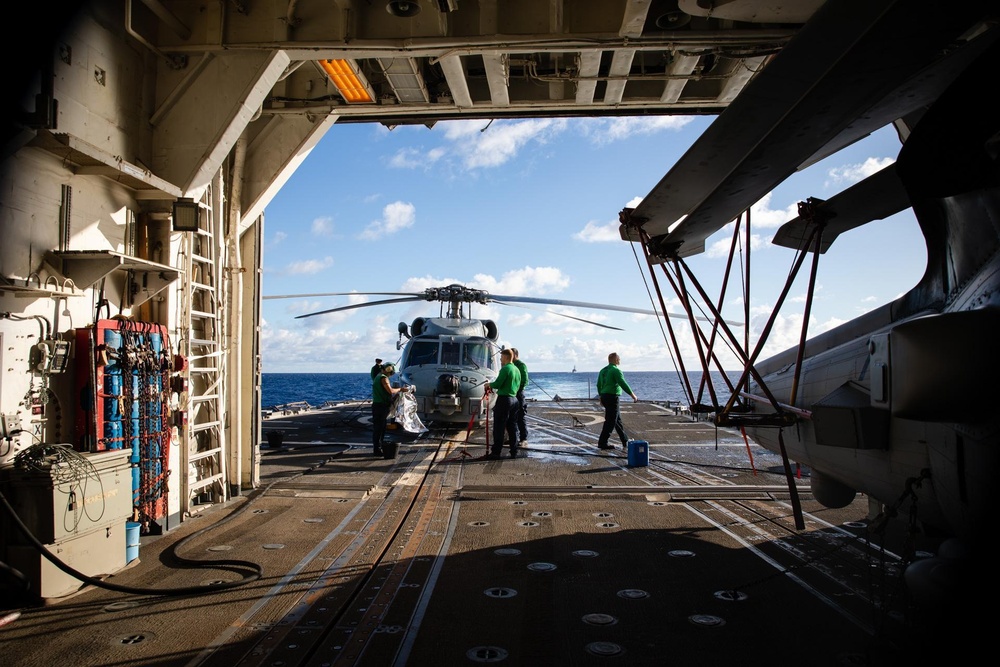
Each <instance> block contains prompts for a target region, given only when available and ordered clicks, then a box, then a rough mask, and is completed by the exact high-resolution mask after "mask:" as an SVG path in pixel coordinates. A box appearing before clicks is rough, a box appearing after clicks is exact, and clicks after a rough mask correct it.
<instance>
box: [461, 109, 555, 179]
mask: <svg viewBox="0 0 1000 667" xmlns="http://www.w3.org/2000/svg"><path fill="white" fill-rule="evenodd" d="M567 126H568V125H567V122H566V121H565V120H564V119H558V118H557V119H545V120H523V121H496V122H494V123H493V124H491V125H490V126H489V129H486V130H484V128H485V127H486V125H485V124H484V123H483V122H482V121H455V122H453V123H449V124H448V126H447V128H446V130H445V138H446V139H448V140H449V141H452V142H453V143H454V150H455V151H456V152H457V153H458V154H460V155H461V156H462V161H463V163H464V165H465V167H466V168H467V169H479V168H492V167H499V166H501V165H503V164H505V163H507V162H509V161H510V160H512V159H514V158H515V157H516V156H517V154H518V152H519V151H520V150H521V149H523V148H524V147H525V146H526V145H528V144H530V143H539V144H544V143H546V142H547V141H549V140H550V139H551V138H552V137H554V136H556V135H558V134H560V133H562V132H563V131H565V129H566V128H567ZM481 130H484V131H481Z"/></svg>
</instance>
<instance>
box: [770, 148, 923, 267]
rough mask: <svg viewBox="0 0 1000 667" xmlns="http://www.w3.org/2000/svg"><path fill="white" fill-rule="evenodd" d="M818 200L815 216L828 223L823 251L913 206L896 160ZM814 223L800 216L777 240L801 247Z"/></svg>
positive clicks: (787, 226)
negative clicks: (847, 234)
mask: <svg viewBox="0 0 1000 667" xmlns="http://www.w3.org/2000/svg"><path fill="white" fill-rule="evenodd" d="M815 201H816V207H815V216H816V217H817V218H818V219H821V220H824V221H825V222H826V226H825V227H824V228H823V239H822V241H821V242H820V248H819V251H820V253H824V252H826V251H827V250H828V249H829V248H830V246H831V245H833V242H834V241H835V240H836V239H837V237H838V236H839V235H840V234H843V233H844V232H846V231H850V230H851V229H854V228H855V227H860V226H861V225H864V224H865V223H868V222H871V221H872V220H881V219H883V218H888V217H889V216H890V215H895V214H896V213H899V212H900V211H902V210H903V209H905V208H909V206H910V197H909V195H908V194H907V193H906V190H905V189H904V188H903V184H902V183H901V182H900V180H899V177H898V176H897V174H896V164H895V163H893V164H891V165H889V166H888V167H886V168H884V169H882V170H881V171H878V172H876V173H875V174H872V175H871V176H869V177H868V178H866V179H865V180H863V181H861V182H860V183H856V184H855V185H852V186H851V187H849V188H848V189H846V190H844V191H843V192H841V193H840V194H838V195H836V196H834V197H831V198H830V199H827V200H826V201H820V200H815ZM813 226H814V222H813V220H811V219H809V218H808V217H803V216H802V215H799V216H798V217H796V218H793V219H792V220H789V221H788V222H786V223H785V224H783V225H782V226H781V227H780V228H779V229H778V233H777V234H775V235H774V240H773V243H774V244H775V245H780V246H785V247H786V248H793V249H798V248H800V247H802V245H803V244H804V243H805V242H806V241H807V240H808V238H809V234H810V233H812V229H813Z"/></svg>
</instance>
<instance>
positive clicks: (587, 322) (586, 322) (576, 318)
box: [493, 299, 625, 331]
mask: <svg viewBox="0 0 1000 667" xmlns="http://www.w3.org/2000/svg"><path fill="white" fill-rule="evenodd" d="M493 302H494V303H499V304H500V305H501V306H514V307H515V308H527V309H529V310H537V311H540V312H543V313H549V314H550V315H558V316H559V317H568V318H569V319H571V320H576V321H577V322H583V323H585V324H593V325H594V326H596V327H604V328H605V329H614V330H615V331H625V330H624V329H622V328H621V327H613V326H611V325H610V324H601V323H600V322H593V321H591V320H585V319H583V318H582V317H574V316H573V315H567V314H566V313H557V312H556V311H554V310H548V309H547V308H532V307H531V306H522V305H521V304H517V303H504V302H503V301H498V300H497V299H493Z"/></svg>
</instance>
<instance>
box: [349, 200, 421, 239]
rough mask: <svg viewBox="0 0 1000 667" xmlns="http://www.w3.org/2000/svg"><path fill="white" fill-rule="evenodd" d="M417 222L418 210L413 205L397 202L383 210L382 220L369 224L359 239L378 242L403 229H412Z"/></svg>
mask: <svg viewBox="0 0 1000 667" xmlns="http://www.w3.org/2000/svg"><path fill="white" fill-rule="evenodd" d="M416 220H417V209H416V207H415V206H414V205H413V204H407V203H405V202H401V201H397V202H393V203H391V204H388V205H386V207H385V208H383V209H382V219H381V220H373V221H372V222H370V223H368V226H367V227H365V229H364V231H363V232H361V234H359V235H358V238H361V239H365V240H368V241H378V240H380V239H382V238H383V237H385V236H387V235H391V234H395V233H396V232H398V231H400V230H401V229H406V228H407V227H412V226H413V224H414V223H415V222H416Z"/></svg>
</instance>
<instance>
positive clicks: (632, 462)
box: [628, 440, 649, 468]
mask: <svg viewBox="0 0 1000 667" xmlns="http://www.w3.org/2000/svg"><path fill="white" fill-rule="evenodd" d="M628 464H629V467H633V468H634V467H637V466H648V465H649V443H648V442H646V441H645V440H629V441H628Z"/></svg>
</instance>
